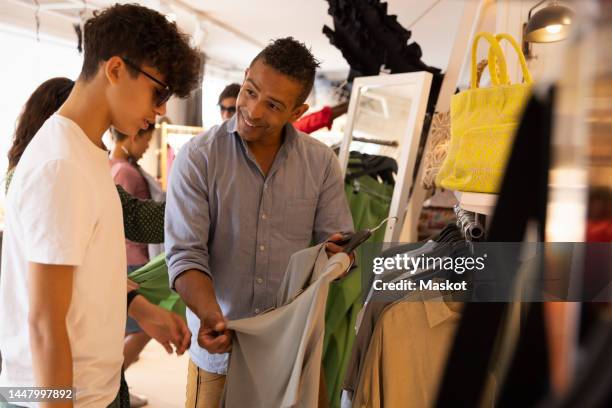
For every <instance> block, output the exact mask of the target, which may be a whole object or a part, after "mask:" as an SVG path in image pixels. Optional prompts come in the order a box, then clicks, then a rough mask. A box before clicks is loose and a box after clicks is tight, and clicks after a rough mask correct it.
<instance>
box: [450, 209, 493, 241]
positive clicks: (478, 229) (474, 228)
mask: <svg viewBox="0 0 612 408" xmlns="http://www.w3.org/2000/svg"><path fill="white" fill-rule="evenodd" d="M453 211H454V212H455V215H456V216H457V226H458V227H459V229H460V230H461V232H462V233H463V235H465V239H466V240H468V241H483V240H484V239H485V229H484V226H483V225H482V224H481V223H480V222H479V221H478V220H477V219H476V216H475V215H474V213H471V212H469V211H466V210H464V209H463V208H461V207H459V206H458V205H455V206H454V207H453Z"/></svg>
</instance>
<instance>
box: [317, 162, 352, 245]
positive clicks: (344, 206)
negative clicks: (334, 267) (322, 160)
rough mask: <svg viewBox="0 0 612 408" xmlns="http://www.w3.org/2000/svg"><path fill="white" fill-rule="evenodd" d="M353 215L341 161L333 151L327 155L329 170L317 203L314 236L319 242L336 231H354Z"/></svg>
mask: <svg viewBox="0 0 612 408" xmlns="http://www.w3.org/2000/svg"><path fill="white" fill-rule="evenodd" d="M353 229H354V227H353V217H352V216H351V210H350V208H349V206H348V202H347V200H346V195H345V193H344V180H343V178H342V170H341V169H340V162H339V161H338V159H337V158H336V155H335V154H334V153H333V152H331V151H330V152H329V154H328V156H327V170H326V172H325V179H324V181H323V187H322V189H321V194H320V196H319V202H318V204H317V212H316V216H315V223H314V237H315V241H316V242H317V243H321V242H323V241H325V240H326V239H327V238H329V236H330V235H331V234H333V233H336V232H353Z"/></svg>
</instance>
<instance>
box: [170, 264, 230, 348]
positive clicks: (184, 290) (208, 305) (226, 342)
mask: <svg viewBox="0 0 612 408" xmlns="http://www.w3.org/2000/svg"><path fill="white" fill-rule="evenodd" d="M175 287H176V291H177V292H178V294H179V295H181V298H182V299H183V300H184V301H185V303H186V304H187V307H188V308H189V309H191V311H192V312H193V313H195V315H196V316H198V318H199V319H200V330H199V332H198V344H199V345H200V347H202V348H204V349H205V350H206V351H208V352H209V353H211V354H220V353H227V352H229V351H231V349H232V337H233V333H232V331H231V330H228V329H227V321H226V320H225V318H224V317H223V313H222V312H221V308H220V307H219V303H218V302H217V297H216V296H215V289H214V287H213V283H212V280H211V278H210V277H209V276H208V275H206V274H204V273H202V272H200V271H198V270H196V269H190V270H188V271H186V272H183V273H182V274H181V275H179V277H178V278H177V279H176V282H175Z"/></svg>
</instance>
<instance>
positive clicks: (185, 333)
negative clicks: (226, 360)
mask: <svg viewBox="0 0 612 408" xmlns="http://www.w3.org/2000/svg"><path fill="white" fill-rule="evenodd" d="M129 314H130V316H131V317H133V318H134V319H135V320H136V321H137V322H138V324H139V325H140V327H141V328H142V330H144V332H145V333H147V334H148V335H149V336H151V337H152V338H154V339H155V340H157V341H158V342H159V343H160V344H161V345H162V346H164V348H165V349H166V351H167V352H168V354H172V351H173V350H172V345H174V349H175V350H176V354H177V355H179V356H180V355H182V354H183V353H184V352H185V350H187V349H188V348H189V344H190V342H191V332H190V331H189V329H188V328H187V325H186V324H185V322H184V321H183V319H181V318H180V317H179V315H177V314H176V313H172V312H169V311H167V310H166V309H164V308H162V307H159V306H157V305H154V304H152V303H150V302H149V301H148V300H146V299H145V298H144V297H143V296H136V297H135V298H134V300H133V301H132V303H131V304H130V310H129Z"/></svg>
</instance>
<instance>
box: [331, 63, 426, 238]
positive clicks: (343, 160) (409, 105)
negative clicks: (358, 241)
mask: <svg viewBox="0 0 612 408" xmlns="http://www.w3.org/2000/svg"><path fill="white" fill-rule="evenodd" d="M431 80H432V75H431V74H430V73H429V72H414V73H407V74H391V75H378V76H371V77H360V78H356V79H355V81H354V83H353V90H352V93H351V100H350V104H349V110H348V118H347V124H346V127H345V134H344V138H343V140H342V145H341V147H340V155H339V159H340V164H341V166H342V169H343V175H344V176H346V174H347V168H348V165H349V158H350V157H351V152H359V153H365V154H368V155H377V156H386V157H389V158H392V159H394V160H395V161H396V162H397V173H396V176H395V180H394V187H393V193H392V198H391V204H390V207H389V214H388V216H389V217H396V221H390V222H389V223H387V225H386V231H385V235H384V241H385V242H394V241H397V240H398V239H399V235H400V232H401V229H402V225H403V223H404V218H405V211H404V210H405V208H406V205H407V203H408V196H409V192H410V188H411V186H412V178H413V174H412V173H413V171H414V167H415V162H416V156H417V150H418V146H419V139H420V137H421V133H422V129H423V120H424V117H425V112H426V108H427V100H428V98H429V91H430V88H431ZM359 153H354V154H353V156H355V155H356V154H357V155H358V154H359ZM373 176H374V177H376V175H375V174H374V175H373ZM371 227H374V225H372V226H371Z"/></svg>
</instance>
